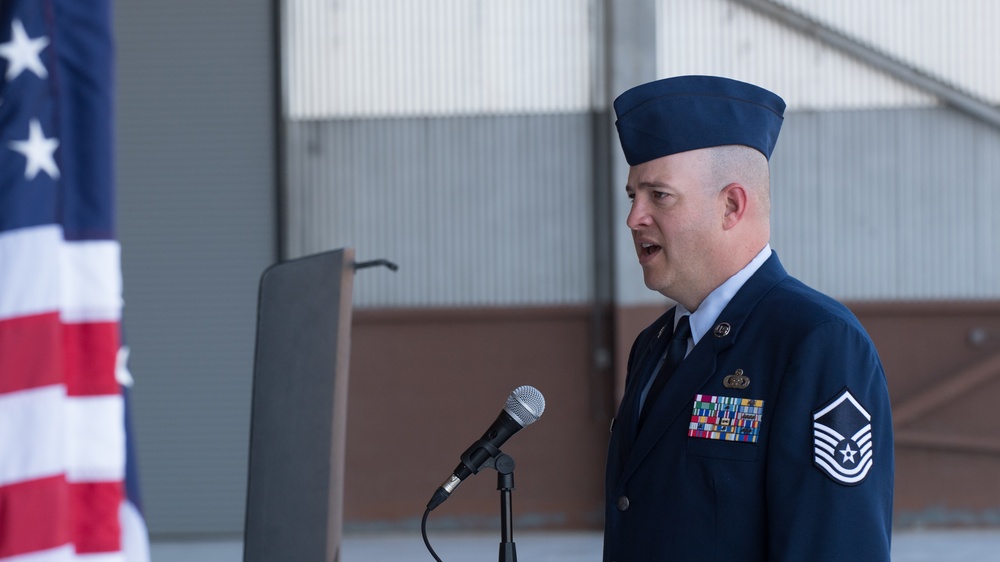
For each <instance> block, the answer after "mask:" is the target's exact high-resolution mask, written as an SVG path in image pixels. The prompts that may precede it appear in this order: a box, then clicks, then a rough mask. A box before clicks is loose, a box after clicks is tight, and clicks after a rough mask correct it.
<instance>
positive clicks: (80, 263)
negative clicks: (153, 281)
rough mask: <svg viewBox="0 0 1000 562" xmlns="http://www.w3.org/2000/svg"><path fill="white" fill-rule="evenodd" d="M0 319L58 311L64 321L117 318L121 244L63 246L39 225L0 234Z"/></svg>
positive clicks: (57, 234) (58, 235) (55, 230)
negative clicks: (0, 288) (1, 289)
mask: <svg viewBox="0 0 1000 562" xmlns="http://www.w3.org/2000/svg"><path fill="white" fill-rule="evenodd" d="M0 287H3V291H0V320H3V319H7V318H15V317H18V316H29V315H32V314H41V313H46V312H53V311H58V312H59V313H60V316H61V318H63V320H65V321H67V322H87V321H102V322H113V321H118V320H120V319H121V309H122V278H121V245H120V244H119V243H118V242H117V241H115V240H87V241H79V242H67V241H65V240H63V237H62V228H60V227H59V226H57V225H45V226H37V227H31V228H21V229H17V230H10V231H7V232H3V233H0Z"/></svg>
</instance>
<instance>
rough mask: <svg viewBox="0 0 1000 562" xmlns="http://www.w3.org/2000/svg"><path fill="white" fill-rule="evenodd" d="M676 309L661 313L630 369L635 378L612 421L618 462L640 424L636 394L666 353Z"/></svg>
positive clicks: (622, 458)
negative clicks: (616, 439) (615, 435)
mask: <svg viewBox="0 0 1000 562" xmlns="http://www.w3.org/2000/svg"><path fill="white" fill-rule="evenodd" d="M676 310H677V308H676V307H674V308H671V309H670V310H669V311H667V312H666V313H665V314H663V315H662V316H661V317H660V318H659V319H658V320H657V321H656V322H655V323H654V324H653V326H652V330H655V332H654V331H652V330H651V335H650V336H649V341H648V342H647V343H646V344H645V345H643V346H642V351H641V355H639V356H637V357H636V361H635V365H634V366H633V373H634V375H633V376H631V377H629V381H628V384H627V385H626V387H625V394H624V395H623V396H622V401H621V405H620V407H619V408H618V416H617V417H616V419H615V425H616V428H615V433H616V434H618V435H619V438H620V439H621V448H620V449H619V451H620V452H621V455H622V456H621V460H622V462H625V459H626V458H627V457H628V455H629V452H630V451H631V449H632V446H633V444H634V443H635V437H636V424H637V423H638V421H639V411H638V406H639V393H640V392H642V389H643V388H644V387H645V386H646V383H648V382H649V378H650V377H651V376H652V372H653V368H654V367H656V363H657V361H658V360H659V358H660V356H661V355H663V354H664V353H665V351H666V346H667V342H668V341H669V340H670V337H669V336H670V334H669V333H667V329H666V327H667V326H673V321H674V312H675V311H676Z"/></svg>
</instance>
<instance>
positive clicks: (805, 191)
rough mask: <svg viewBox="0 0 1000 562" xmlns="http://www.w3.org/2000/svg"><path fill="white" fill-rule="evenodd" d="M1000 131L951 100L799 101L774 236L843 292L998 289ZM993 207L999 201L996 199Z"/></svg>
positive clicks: (782, 160) (779, 151) (783, 154)
mask: <svg viewBox="0 0 1000 562" xmlns="http://www.w3.org/2000/svg"><path fill="white" fill-rule="evenodd" d="M998 146H1000V132H998V131H996V130H995V129H993V128H992V127H989V126H985V125H982V124H978V123H975V122H974V121H972V120H970V119H967V118H965V117H962V116H961V115H958V114H957V113H955V112H952V111H947V110H942V109H933V110H917V109H913V110H900V111H865V112H823V113H813V114H803V113H793V114H790V115H788V116H787V117H786V125H785V130H784V131H783V132H782V138H781V140H779V142H778V147H777V148H776V150H775V154H774V157H773V158H772V166H773V173H772V180H773V187H772V196H773V200H774V206H773V213H774V216H773V217H772V222H773V224H774V229H773V233H772V234H773V236H772V244H773V246H774V247H775V249H776V250H778V252H779V254H780V255H781V256H782V259H783V260H784V261H785V263H786V265H787V266H789V268H790V271H791V272H792V273H793V274H796V275H797V276H799V277H800V278H802V279H803V280H804V281H806V282H808V283H810V284H812V285H814V286H816V287H817V288H819V289H821V290H824V291H827V292H829V293H831V294H833V295H835V296H837V297H839V298H842V299H846V300H878V299H884V300H910V299H996V298H1000V269H998V268H997V263H998V261H997V257H996V252H997V246H996V244H995V240H996V237H995V233H996V232H997V230H998V226H1000V225H998V223H1000V220H998V219H997V217H996V216H995V214H991V213H989V212H988V211H985V210H984V207H986V208H989V206H990V205H996V203H997V197H998V195H997V189H996V186H997V184H998V183H1000V176H998V175H997V169H996V168H997V166H996V164H995V163H993V160H992V159H989V158H984V155H985V154H988V153H989V151H990V150H996V149H997V148H998ZM993 208H995V207H993Z"/></svg>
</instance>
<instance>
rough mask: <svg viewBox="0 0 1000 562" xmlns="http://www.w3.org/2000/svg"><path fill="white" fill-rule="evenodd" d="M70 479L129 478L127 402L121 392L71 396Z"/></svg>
mask: <svg viewBox="0 0 1000 562" xmlns="http://www.w3.org/2000/svg"><path fill="white" fill-rule="evenodd" d="M66 413H67V415H66V421H67V422H68V424H69V425H68V433H69V437H68V445H69V446H68V455H67V466H66V479H67V480H69V481H70V482H99V481H114V480H124V478H125V403H124V399H123V398H122V395H121V394H112V395H106V396H71V397H69V399H68V400H67V408H66Z"/></svg>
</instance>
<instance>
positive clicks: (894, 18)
mask: <svg viewBox="0 0 1000 562" xmlns="http://www.w3.org/2000/svg"><path fill="white" fill-rule="evenodd" d="M775 3H777V4H782V5H786V6H789V7H791V8H793V9H795V10H798V11H800V12H801V13H803V14H806V15H808V16H810V17H814V18H817V19H819V20H821V21H823V22H825V23H826V24H828V25H830V26H831V27H834V28H836V29H839V30H843V31H844V32H845V33H847V34H848V35H850V36H852V37H854V38H856V40H857V41H859V42H861V43H864V44H867V45H870V46H872V47H874V48H875V49H877V50H879V51H882V52H884V53H886V54H888V55H890V56H891V57H893V58H896V59H898V60H900V61H901V62H903V63H904V64H909V65H913V66H916V67H917V68H920V69H922V70H923V71H924V72H926V73H927V74H928V75H931V76H937V77H940V78H942V79H944V80H945V81H946V82H949V83H951V84H954V85H955V86H956V87H957V88H958V89H960V90H963V91H967V92H969V93H971V94H973V95H975V96H978V97H980V98H982V99H984V100H986V101H988V102H990V103H993V104H997V103H1000V74H997V73H996V72H990V71H988V69H992V68H994V66H995V65H996V53H998V52H1000V34H997V33H996V24H997V22H998V21H1000V3H998V2H996V1H995V0H962V2H952V1H948V0H879V1H878V2H872V1H871V0H841V1H838V2H817V1H816V0H780V1H776V2H775Z"/></svg>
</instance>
